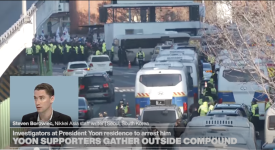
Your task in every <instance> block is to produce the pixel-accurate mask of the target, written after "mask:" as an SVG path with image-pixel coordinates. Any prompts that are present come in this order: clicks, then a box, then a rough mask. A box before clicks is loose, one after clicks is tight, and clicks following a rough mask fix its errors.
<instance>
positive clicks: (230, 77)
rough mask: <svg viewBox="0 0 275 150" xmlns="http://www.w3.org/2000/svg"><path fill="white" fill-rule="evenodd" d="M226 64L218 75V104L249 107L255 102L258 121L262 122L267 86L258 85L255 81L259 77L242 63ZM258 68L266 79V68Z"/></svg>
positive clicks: (260, 66)
mask: <svg viewBox="0 0 275 150" xmlns="http://www.w3.org/2000/svg"><path fill="white" fill-rule="evenodd" d="M226 63H227V64H226ZM226 63H223V64H222V65H221V67H220V69H219V73H218V103H225V104H234V103H237V104H242V103H244V104H246V105H247V106H251V102H252V101H253V100H257V103H258V105H259V115H260V116H259V119H260V120H264V119H265V101H267V100H268V97H267V95H266V94H265V91H268V89H269V87H268V85H259V84H258V83H257V82H255V80H256V81H261V77H260V76H259V75H258V74H257V72H255V73H253V71H254V69H253V68H249V67H246V66H247V65H246V64H243V61H242V62H241V61H239V62H238V61H232V63H228V62H226ZM237 64H238V65H237ZM242 64H243V65H242ZM259 68H260V69H261V71H262V73H263V74H264V75H265V76H266V77H268V71H267V67H266V66H265V65H259Z"/></svg>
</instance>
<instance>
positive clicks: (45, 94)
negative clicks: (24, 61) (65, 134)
mask: <svg viewBox="0 0 275 150" xmlns="http://www.w3.org/2000/svg"><path fill="white" fill-rule="evenodd" d="M34 101H35V106H36V109H37V112H33V113H30V114H27V115H24V116H23V117H22V122H24V123H28V125H21V127H73V125H72V124H71V123H72V119H71V117H69V116H67V115H64V114H62V113H59V112H57V111H54V110H53V108H52V103H53V102H54V89H53V87H52V86H51V85H50V84H47V83H41V84H39V85H37V86H36V87H35V89H34ZM31 123H33V124H31ZM57 123H61V124H57Z"/></svg>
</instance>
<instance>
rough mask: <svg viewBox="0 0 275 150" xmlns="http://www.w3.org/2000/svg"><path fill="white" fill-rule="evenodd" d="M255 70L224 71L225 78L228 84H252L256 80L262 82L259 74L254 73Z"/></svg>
mask: <svg viewBox="0 0 275 150" xmlns="http://www.w3.org/2000/svg"><path fill="white" fill-rule="evenodd" d="M253 72H254V70H249V69H242V70H233V69H230V70H224V71H223V77H224V78H225V79H226V80H227V81H228V82H251V81H255V80H260V77H259V75H258V74H257V73H253Z"/></svg>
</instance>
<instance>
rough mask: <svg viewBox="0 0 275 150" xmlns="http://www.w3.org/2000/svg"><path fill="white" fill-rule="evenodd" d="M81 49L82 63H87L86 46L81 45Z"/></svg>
mask: <svg viewBox="0 0 275 150" xmlns="http://www.w3.org/2000/svg"><path fill="white" fill-rule="evenodd" d="M79 48H80V52H81V55H80V59H81V60H82V61H86V58H85V54H86V51H85V45H84V44H83V43H80V44H79Z"/></svg>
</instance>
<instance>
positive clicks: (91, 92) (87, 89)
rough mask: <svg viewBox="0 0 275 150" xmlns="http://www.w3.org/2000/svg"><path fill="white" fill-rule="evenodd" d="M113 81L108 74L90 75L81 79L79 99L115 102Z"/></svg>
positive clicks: (96, 73)
mask: <svg viewBox="0 0 275 150" xmlns="http://www.w3.org/2000/svg"><path fill="white" fill-rule="evenodd" d="M113 82H114V81H113V79H111V78H110V77H109V75H108V74H107V73H106V72H94V73H88V74H87V75H85V76H84V77H80V78H79V97H85V98H86V99H87V100H88V101H91V100H107V101H108V102H113V101H114V100H115V90H114V89H115V88H114V85H113Z"/></svg>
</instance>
